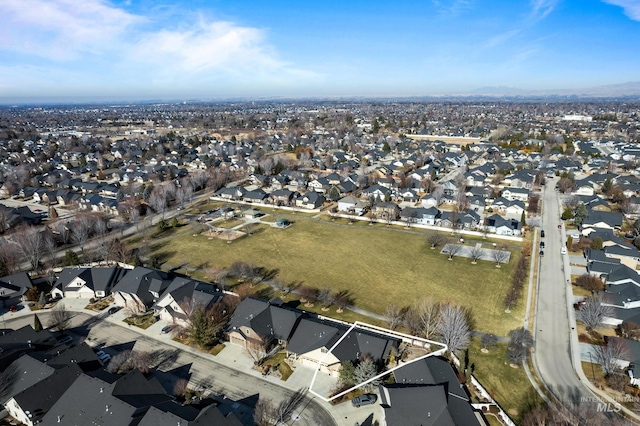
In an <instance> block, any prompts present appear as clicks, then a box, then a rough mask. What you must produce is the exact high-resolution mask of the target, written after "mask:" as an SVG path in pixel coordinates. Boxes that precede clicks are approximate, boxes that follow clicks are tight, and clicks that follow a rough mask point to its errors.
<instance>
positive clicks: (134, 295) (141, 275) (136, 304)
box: [111, 267, 171, 312]
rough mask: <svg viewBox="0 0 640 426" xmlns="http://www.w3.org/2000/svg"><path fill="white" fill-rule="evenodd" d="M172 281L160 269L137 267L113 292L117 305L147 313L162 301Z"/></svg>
mask: <svg viewBox="0 0 640 426" xmlns="http://www.w3.org/2000/svg"><path fill="white" fill-rule="evenodd" d="M170 283H171V279H170V278H169V276H168V275H167V273H166V272H163V271H161V270H158V269H149V268H143V267H136V268H134V269H132V270H131V271H129V272H128V273H127V274H126V275H125V276H124V277H123V278H122V279H121V280H120V281H118V282H117V283H116V285H115V286H114V287H113V289H112V290H111V292H112V293H113V300H114V302H115V304H116V305H118V306H120V307H123V308H129V309H131V310H133V311H134V312H137V311H145V310H146V309H148V308H150V307H151V306H153V304H154V303H155V302H157V301H158V299H160V297H161V295H162V294H163V293H164V291H165V290H166V288H167V287H168V286H169V284H170Z"/></svg>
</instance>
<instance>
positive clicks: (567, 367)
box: [533, 180, 617, 417]
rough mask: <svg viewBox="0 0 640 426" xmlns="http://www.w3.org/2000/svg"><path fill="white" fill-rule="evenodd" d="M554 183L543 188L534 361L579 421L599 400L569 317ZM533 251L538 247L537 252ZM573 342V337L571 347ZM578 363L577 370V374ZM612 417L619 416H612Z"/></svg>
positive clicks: (569, 299)
mask: <svg viewBox="0 0 640 426" xmlns="http://www.w3.org/2000/svg"><path fill="white" fill-rule="evenodd" d="M555 182H556V180H550V181H548V182H547V184H546V186H545V187H544V189H543V197H542V199H543V215H542V229H544V231H545V234H546V235H545V238H542V239H541V241H544V242H545V248H544V252H545V256H544V257H540V269H539V274H538V276H539V287H538V295H537V305H536V316H535V330H534V339H535V347H534V351H533V361H534V365H535V367H536V370H537V373H538V375H539V378H540V379H541V380H542V382H543V383H544V385H545V386H546V388H547V389H548V390H549V391H550V392H551V393H552V394H553V396H554V397H555V398H556V399H557V400H558V401H560V402H561V403H562V404H563V405H564V406H565V407H566V408H568V409H569V410H570V411H572V412H578V411H579V412H580V413H581V417H583V416H585V415H587V413H588V412H592V411H595V410H596V409H597V402H598V401H600V398H598V397H596V396H595V394H594V393H592V392H591V390H590V388H589V386H588V384H587V383H585V381H586V378H585V377H584V374H583V373H582V369H581V367H580V356H579V353H578V349H577V348H578V341H577V332H576V330H575V320H574V318H573V312H572V310H573V306H572V300H573V297H572V294H571V287H570V285H569V284H568V280H569V279H570V271H569V256H568V255H562V254H560V250H561V248H562V247H563V245H564V244H565V237H564V229H560V230H559V229H558V226H561V225H562V221H561V219H560V212H561V210H560V208H561V205H560V200H559V197H558V193H557V192H556V191H555V190H554V185H555ZM536 249H537V248H536ZM571 339H574V342H573V344H571V343H572V342H571ZM576 365H577V366H578V368H579V370H578V372H577V373H576V370H577V368H576ZM610 414H611V415H612V416H614V415H617V414H615V413H610Z"/></svg>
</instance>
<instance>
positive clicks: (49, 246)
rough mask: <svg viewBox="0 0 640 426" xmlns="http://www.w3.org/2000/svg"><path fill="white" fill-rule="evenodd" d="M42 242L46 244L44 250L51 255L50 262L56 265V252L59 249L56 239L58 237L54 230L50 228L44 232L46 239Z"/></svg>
mask: <svg viewBox="0 0 640 426" xmlns="http://www.w3.org/2000/svg"><path fill="white" fill-rule="evenodd" d="M42 243H43V246H44V250H45V251H46V252H47V255H48V256H49V263H51V264H52V265H55V257H56V252H57V251H58V242H57V241H56V237H55V236H54V235H53V232H51V230H49V229H48V228H47V230H46V231H45V233H44V241H43V242H42Z"/></svg>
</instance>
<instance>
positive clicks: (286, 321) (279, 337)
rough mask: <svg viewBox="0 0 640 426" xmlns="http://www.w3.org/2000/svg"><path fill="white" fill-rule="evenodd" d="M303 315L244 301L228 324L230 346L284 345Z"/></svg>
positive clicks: (262, 301)
mask: <svg viewBox="0 0 640 426" xmlns="http://www.w3.org/2000/svg"><path fill="white" fill-rule="evenodd" d="M301 316H302V313H301V312H299V311H295V310H292V309H288V308H284V307H282V306H280V305H278V304H274V303H272V302H266V301H264V300H259V299H255V298H252V297H247V298H246V299H244V300H243V301H242V302H240V304H239V305H238V307H237V308H236V310H235V311H234V313H233V316H232V317H231V319H230V320H229V323H228V324H227V328H226V332H227V335H228V338H229V342H231V343H233V344H236V345H240V346H242V347H247V345H249V344H251V343H254V342H255V343H258V344H260V345H264V346H265V347H266V346H269V345H270V344H271V343H277V344H280V345H286V344H287V341H288V340H289V338H290V337H291V334H292V332H293V330H294V328H295V327H296V325H297V323H298V321H299V319H300V318H301Z"/></svg>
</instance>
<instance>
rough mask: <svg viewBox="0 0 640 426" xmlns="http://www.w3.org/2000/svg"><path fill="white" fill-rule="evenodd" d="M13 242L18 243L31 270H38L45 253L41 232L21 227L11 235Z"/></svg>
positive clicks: (19, 249) (24, 226) (28, 227)
mask: <svg viewBox="0 0 640 426" xmlns="http://www.w3.org/2000/svg"><path fill="white" fill-rule="evenodd" d="M11 241H13V242H14V243H16V245H17V247H18V251H19V252H20V254H21V255H22V256H23V258H25V259H27V260H28V261H29V264H30V265H31V269H33V270H37V269H38V268H39V266H40V260H41V259H42V255H43V252H44V241H43V238H42V234H41V233H40V231H39V230H38V229H36V228H32V227H30V226H26V225H23V226H20V227H18V228H16V230H15V231H14V233H13V234H11Z"/></svg>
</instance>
